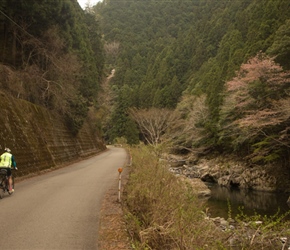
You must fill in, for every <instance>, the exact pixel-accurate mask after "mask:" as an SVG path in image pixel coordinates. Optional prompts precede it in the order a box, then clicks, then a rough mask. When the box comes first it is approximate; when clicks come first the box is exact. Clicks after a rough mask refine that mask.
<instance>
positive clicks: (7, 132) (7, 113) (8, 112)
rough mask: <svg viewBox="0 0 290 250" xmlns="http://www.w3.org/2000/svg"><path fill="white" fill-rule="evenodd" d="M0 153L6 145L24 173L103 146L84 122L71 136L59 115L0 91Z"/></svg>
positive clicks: (74, 158)
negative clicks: (76, 133) (75, 134)
mask: <svg viewBox="0 0 290 250" xmlns="http://www.w3.org/2000/svg"><path fill="white" fill-rule="evenodd" d="M0 110H1V114H0V153H2V152H4V148H5V147H9V148H10V149H11V150H12V153H13V154H14V156H15V159H16V162H17V165H18V168H19V171H18V173H17V176H22V175H27V174H31V173H35V172H38V171H40V170H44V169H49V168H52V167H55V166H58V165H61V164H65V163H69V162H72V161H74V160H77V159H79V158H81V157H86V156H89V155H92V154H95V153H97V152H100V151H103V150H105V148H106V147H105V145H104V143H103V141H102V139H101V138H100V136H99V135H98V134H96V133H95V132H93V130H92V129H91V128H90V126H89V125H88V123H85V124H84V126H83V127H82V129H81V130H80V131H79V133H78V135H77V136H73V135H72V134H71V133H70V131H69V130H68V129H67V127H66V126H65V124H64V121H63V118H62V117H61V116H60V115H57V114H53V113H52V112H49V111H48V110H47V109H45V108H43V107H40V106H37V105H34V104H32V103H30V102H27V101H24V100H21V99H15V98H12V97H10V96H7V95H6V94H4V93H2V92H0Z"/></svg>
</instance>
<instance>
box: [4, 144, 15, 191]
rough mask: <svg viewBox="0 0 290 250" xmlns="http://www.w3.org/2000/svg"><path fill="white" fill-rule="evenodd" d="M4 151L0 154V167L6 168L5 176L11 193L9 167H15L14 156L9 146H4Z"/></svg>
mask: <svg viewBox="0 0 290 250" xmlns="http://www.w3.org/2000/svg"><path fill="white" fill-rule="evenodd" d="M5 151H6V152H5V153H3V154H2V155H1V156H0V168H5V169H7V177H8V184H9V193H13V192H14V189H13V188H12V173H11V168H12V167H13V168H14V169H17V167H16V161H15V159H14V156H13V155H12V154H11V150H10V149H9V148H5Z"/></svg>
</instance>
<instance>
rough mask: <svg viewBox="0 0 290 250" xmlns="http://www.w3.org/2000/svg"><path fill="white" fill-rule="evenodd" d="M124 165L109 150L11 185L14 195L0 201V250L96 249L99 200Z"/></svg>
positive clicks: (118, 153) (117, 152) (117, 151)
mask: <svg viewBox="0 0 290 250" xmlns="http://www.w3.org/2000/svg"><path fill="white" fill-rule="evenodd" d="M126 162H127V158H126V152H125V150H124V149H122V148H109V150H107V151H105V152H103V153H101V154H100V155H97V156H94V157H92V158H90V159H87V160H84V161H81V162H78V163H75V164H72V165H70V166H67V167H65V168H62V169H59V170H56V171H53V172H50V173H47V174H44V175H42V176H39V177H33V178H31V179H28V180H24V181H21V182H19V183H16V188H15V193H14V194H13V195H12V196H7V195H5V196H4V198H3V199H2V200H0V218H1V224H0V225H1V227H0V228H1V232H0V234H1V235H0V249H9V250H10V249H11V250H18V249H19V250H26V249H27V250H34V249H37V250H42V249H47V250H55V249H60V250H69V249H70V250H71V249H97V233H98V224H99V212H100V206H101V200H102V197H103V195H104V194H105V192H106V191H107V190H108V189H109V188H110V187H112V185H116V189H118V168H119V167H123V166H124V165H125V164H126ZM19 168H21V166H19ZM116 199H117V197H116ZM99 250H103V249H99Z"/></svg>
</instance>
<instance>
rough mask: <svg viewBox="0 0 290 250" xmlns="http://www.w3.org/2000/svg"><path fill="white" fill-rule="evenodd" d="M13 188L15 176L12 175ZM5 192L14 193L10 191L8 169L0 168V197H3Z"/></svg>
mask: <svg viewBox="0 0 290 250" xmlns="http://www.w3.org/2000/svg"><path fill="white" fill-rule="evenodd" d="M12 188H13V189H14V177H13V176H12ZM5 192H7V193H8V194H9V195H11V194H13V193H10V192H9V188H8V177H7V170H6V169H0V199H2V198H3V196H4V194H5Z"/></svg>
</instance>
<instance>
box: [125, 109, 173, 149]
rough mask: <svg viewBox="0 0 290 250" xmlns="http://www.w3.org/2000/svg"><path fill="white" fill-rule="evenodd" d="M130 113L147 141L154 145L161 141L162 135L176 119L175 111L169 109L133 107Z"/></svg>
mask: <svg viewBox="0 0 290 250" xmlns="http://www.w3.org/2000/svg"><path fill="white" fill-rule="evenodd" d="M129 114H130V116H131V117H132V118H133V120H134V121H135V122H136V123H137V124H138V126H139V128H140V131H141V133H142V135H143V136H144V138H145V140H146V141H147V143H149V144H150V145H153V146H157V145H158V144H159V143H160V142H161V137H162V135H164V133H165V132H166V130H167V129H168V127H169V126H171V125H172V122H173V121H174V120H175V118H174V115H173V111H172V110H169V109H158V108H150V109H137V108H131V109H130V110H129Z"/></svg>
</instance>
